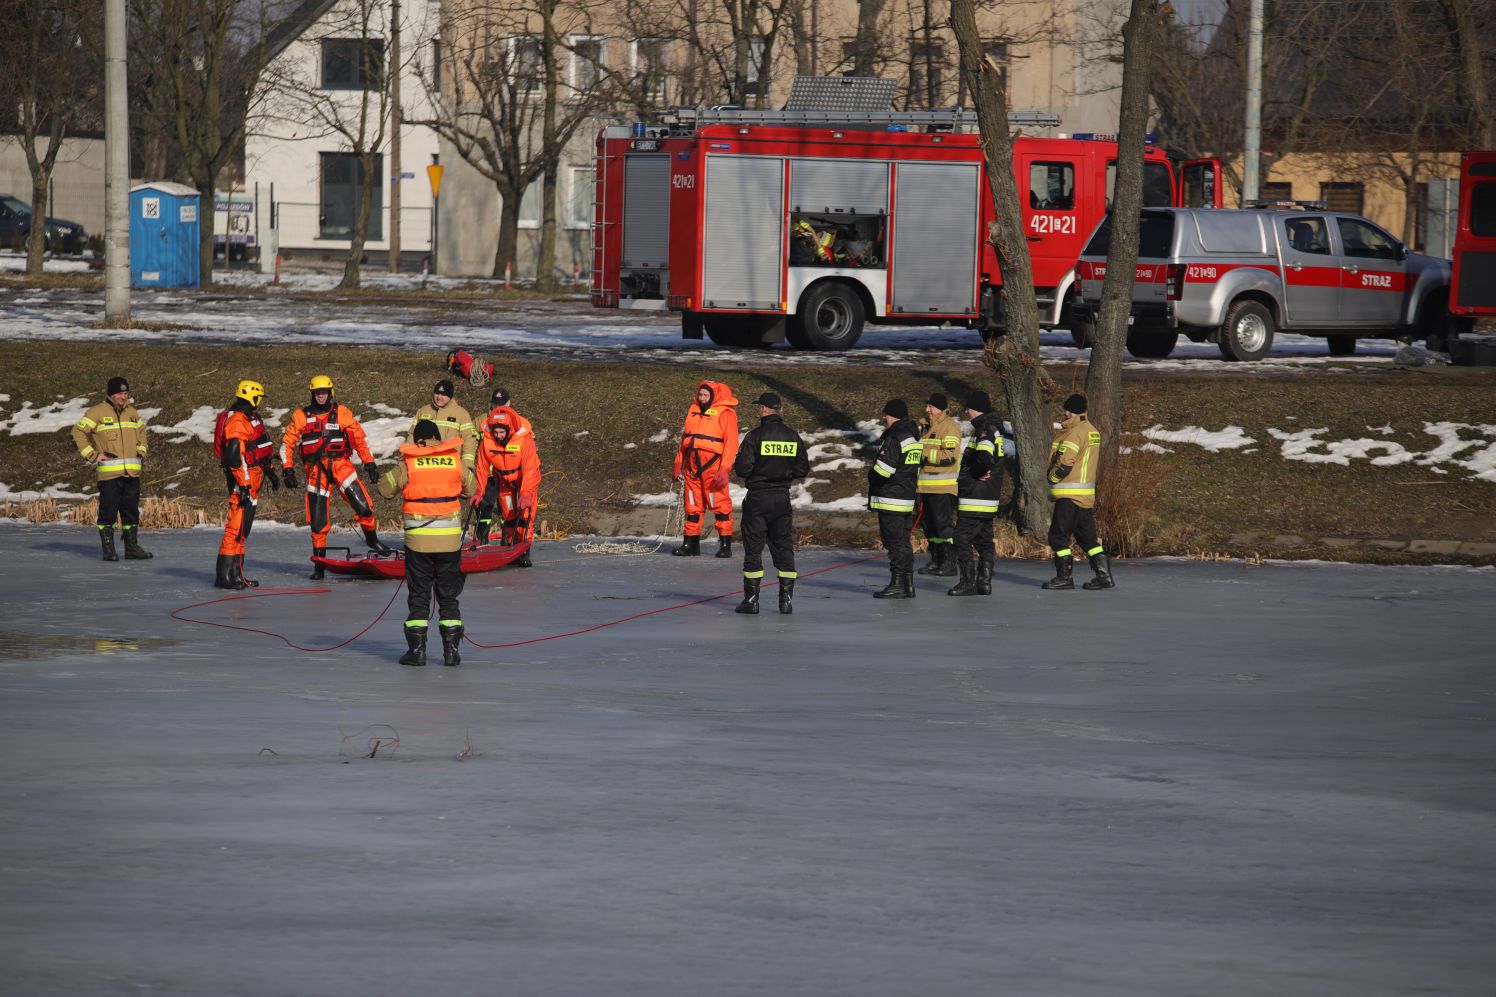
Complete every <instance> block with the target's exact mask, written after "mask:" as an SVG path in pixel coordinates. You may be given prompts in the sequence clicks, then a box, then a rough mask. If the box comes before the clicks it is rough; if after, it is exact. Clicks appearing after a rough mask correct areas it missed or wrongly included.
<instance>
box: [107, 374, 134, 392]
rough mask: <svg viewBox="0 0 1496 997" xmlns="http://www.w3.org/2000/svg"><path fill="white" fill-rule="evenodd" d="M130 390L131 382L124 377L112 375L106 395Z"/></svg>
mask: <svg viewBox="0 0 1496 997" xmlns="http://www.w3.org/2000/svg"><path fill="white" fill-rule="evenodd" d="M129 390H130V385H129V382H127V381H126V380H125V379H124V378H123V377H111V378H110V379H109V388H108V390H107V391H105V392H104V394H106V395H117V394H119V393H120V392H121V391H129Z"/></svg>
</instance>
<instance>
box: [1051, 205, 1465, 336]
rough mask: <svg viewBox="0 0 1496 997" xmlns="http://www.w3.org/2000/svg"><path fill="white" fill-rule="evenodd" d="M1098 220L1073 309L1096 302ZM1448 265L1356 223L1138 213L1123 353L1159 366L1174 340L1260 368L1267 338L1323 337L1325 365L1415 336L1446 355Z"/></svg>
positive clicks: (1310, 215)
mask: <svg viewBox="0 0 1496 997" xmlns="http://www.w3.org/2000/svg"><path fill="white" fill-rule="evenodd" d="M1110 240H1111V219H1110V217H1108V218H1107V219H1106V220H1104V221H1103V222H1102V223H1101V225H1100V226H1098V227H1097V229H1096V231H1095V233H1093V235H1092V237H1091V240H1090V242H1089V244H1088V245H1087V246H1086V249H1085V252H1084V253H1082V254H1081V257H1080V261H1079V263H1078V264H1077V266H1076V273H1077V276H1078V277H1079V280H1080V288H1081V291H1080V293H1081V299H1082V301H1083V302H1084V303H1085V304H1086V305H1088V306H1089V307H1090V308H1091V309H1092V310H1093V311H1094V309H1095V307H1096V305H1097V304H1098V303H1099V302H1100V300H1101V286H1102V282H1103V280H1104V278H1105V277H1106V254H1107V249H1108V246H1109V244H1110ZM1449 280H1450V267H1449V261H1448V260H1441V259H1437V258H1435V257H1432V256H1424V255H1422V254H1421V253H1410V252H1408V249H1407V247H1406V246H1404V245H1403V244H1402V243H1401V242H1400V241H1399V240H1397V239H1396V238H1394V237H1393V236H1392V235H1390V234H1389V233H1388V232H1386V231H1385V230H1384V229H1382V228H1380V227H1379V226H1377V225H1376V224H1375V223H1373V222H1371V221H1368V220H1367V219H1365V218H1362V217H1361V216H1360V215H1353V214H1345V213H1343V212H1337V211H1326V210H1324V206H1323V205H1322V204H1320V203H1317V202H1308V203H1305V204H1304V205H1303V206H1302V207H1299V208H1293V209H1287V210H1285V209H1263V208H1247V209H1240V210H1236V209H1215V210H1210V209H1196V208H1149V209H1145V210H1144V212H1143V216H1142V227H1141V235H1140V242H1139V252H1138V267H1137V276H1136V278H1135V280H1134V283H1133V296H1132V300H1133V313H1132V318H1131V322H1132V328H1131V329H1130V330H1129V332H1128V337H1127V349H1128V352H1130V353H1132V355H1133V356H1137V357H1166V356H1168V355H1169V353H1170V352H1171V351H1172V350H1173V349H1174V345H1175V343H1176V342H1178V339H1179V334H1180V333H1183V334H1184V335H1186V336H1188V337H1189V338H1190V339H1191V340H1193V341H1194V342H1197V343H1204V342H1212V343H1216V344H1218V345H1219V347H1220V350H1221V354H1222V355H1223V356H1224V357H1226V359H1228V360H1260V359H1261V358H1262V357H1264V356H1266V355H1267V353H1268V351H1269V350H1270V349H1272V345H1273V334H1274V332H1275V331H1277V330H1280V329H1281V330H1284V331H1287V332H1296V333H1304V334H1307V335H1311V336H1324V337H1325V338H1326V340H1327V341H1328V344H1329V350H1330V353H1331V354H1332V355H1334V356H1348V355H1350V354H1352V353H1354V352H1355V350H1356V338H1357V337H1358V336H1375V337H1391V338H1399V339H1404V340H1409V341H1411V340H1412V339H1414V338H1423V339H1426V340H1427V341H1428V344H1429V347H1430V348H1431V349H1439V350H1443V349H1447V348H1448V341H1449V339H1450V338H1452V337H1453V336H1454V335H1456V334H1457V333H1458V331H1459V320H1456V319H1454V318H1453V317H1452V316H1450V314H1449Z"/></svg>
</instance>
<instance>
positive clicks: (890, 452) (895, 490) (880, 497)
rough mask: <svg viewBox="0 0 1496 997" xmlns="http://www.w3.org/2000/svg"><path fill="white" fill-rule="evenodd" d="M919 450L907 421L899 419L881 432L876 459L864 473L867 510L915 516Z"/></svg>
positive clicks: (911, 427)
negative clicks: (865, 476) (865, 474)
mask: <svg viewBox="0 0 1496 997" xmlns="http://www.w3.org/2000/svg"><path fill="white" fill-rule="evenodd" d="M922 451H923V447H921V446H920V444H919V435H918V434H917V433H916V432H915V428H914V423H913V422H910V421H909V420H908V419H900V420H899V421H898V422H896V423H894V424H893V425H892V426H889V427H888V428H887V429H885V430H884V431H883V437H882V439H880V440H879V441H878V457H877V459H876V460H874V461H873V466H872V467H870V468H868V472H867V483H868V489H867V490H868V499H867V507H868V508H869V509H871V510H873V511H874V512H893V513H903V514H909V515H912V514H913V513H914V495H915V479H916V476H917V475H918V474H919V463H920V454H921V452H922Z"/></svg>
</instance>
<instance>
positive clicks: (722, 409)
mask: <svg viewBox="0 0 1496 997" xmlns="http://www.w3.org/2000/svg"><path fill="white" fill-rule="evenodd" d="M702 388H705V389H706V390H707V391H708V392H710V393H711V400H710V401H708V402H707V403H706V405H702V404H701V403H700V402H695V401H693V402H692V403H691V407H690V408H689V409H687V410H686V424H685V427H684V429H683V430H682V432H681V440H680V449H679V450H678V451H676V454H675V473H676V474H689V475H695V476H703V475H704V474H705V472H706V471H707V470H708V469H711V471H712V473H714V474H715V473H716V471H717V469H718V465H719V462H720V463H721V464H727V465H729V466H730V465H731V464H732V462H733V459H734V458H735V457H736V456H737V453H738V413H737V410H736V409H735V408H734V406H736V405H737V403H738V400H737V399H736V398H734V397H733V394H732V389H731V388H729V387H728V386H727V385H725V384H723V383H722V382H721V381H702V382H701V383H700V384H698V385H697V386H696V390H697V391H700V390H701V389H702ZM723 470H724V471H725V470H726V469H725V468H724V469H723Z"/></svg>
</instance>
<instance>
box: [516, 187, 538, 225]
mask: <svg viewBox="0 0 1496 997" xmlns="http://www.w3.org/2000/svg"><path fill="white" fill-rule="evenodd" d="M519 227H520V228H539V227H540V181H538V180H537V181H535V182H534V183H532V184H530V186H528V187H526V188H525V192H524V193H523V194H522V195H520V199H519Z"/></svg>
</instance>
